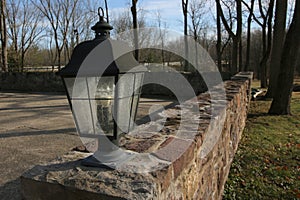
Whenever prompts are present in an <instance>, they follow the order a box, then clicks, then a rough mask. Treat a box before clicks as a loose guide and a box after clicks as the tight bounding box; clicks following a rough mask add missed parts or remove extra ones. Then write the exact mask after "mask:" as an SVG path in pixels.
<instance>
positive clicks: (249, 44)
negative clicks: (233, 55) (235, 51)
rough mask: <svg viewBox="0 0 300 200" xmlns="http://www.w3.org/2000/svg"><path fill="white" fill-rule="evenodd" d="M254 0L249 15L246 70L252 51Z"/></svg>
mask: <svg viewBox="0 0 300 200" xmlns="http://www.w3.org/2000/svg"><path fill="white" fill-rule="evenodd" d="M254 1H255V0H251V5H250V10H249V16H248V21H247V23H248V25H247V50H246V63H245V67H244V70H245V71H248V70H249V65H250V51H251V24H252V15H253V9H254Z"/></svg>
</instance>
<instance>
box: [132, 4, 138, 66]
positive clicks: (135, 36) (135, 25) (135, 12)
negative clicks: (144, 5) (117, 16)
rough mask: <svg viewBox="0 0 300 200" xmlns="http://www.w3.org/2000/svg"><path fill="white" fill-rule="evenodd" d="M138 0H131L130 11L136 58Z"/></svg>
mask: <svg viewBox="0 0 300 200" xmlns="http://www.w3.org/2000/svg"><path fill="white" fill-rule="evenodd" d="M137 2H138V0H132V5H131V13H132V25H133V34H134V47H135V51H134V57H135V59H136V60H139V49H138V48H139V43H138V41H139V39H138V20H137V9H136V4H137Z"/></svg>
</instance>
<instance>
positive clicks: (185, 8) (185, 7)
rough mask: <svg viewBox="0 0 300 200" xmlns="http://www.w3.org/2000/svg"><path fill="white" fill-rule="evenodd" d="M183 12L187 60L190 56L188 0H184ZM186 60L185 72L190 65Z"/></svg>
mask: <svg viewBox="0 0 300 200" xmlns="http://www.w3.org/2000/svg"><path fill="white" fill-rule="evenodd" d="M181 3H182V12H183V21H184V22H183V28H184V31H183V32H184V54H185V57H186V59H187V58H188V56H189V47H188V39H187V36H188V3H189V1H188V0H182V2H181ZM186 59H185V60H184V63H183V65H184V71H189V70H190V69H189V63H188V62H187V60H186Z"/></svg>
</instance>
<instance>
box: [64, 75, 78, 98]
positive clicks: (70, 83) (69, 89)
mask: <svg viewBox="0 0 300 200" xmlns="http://www.w3.org/2000/svg"><path fill="white" fill-rule="evenodd" d="M74 81H75V78H64V82H65V85H66V88H67V92H68V94H69V97H72V91H73V86H74Z"/></svg>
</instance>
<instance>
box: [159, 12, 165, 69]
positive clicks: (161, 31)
mask: <svg viewBox="0 0 300 200" xmlns="http://www.w3.org/2000/svg"><path fill="white" fill-rule="evenodd" d="M157 25H158V28H159V33H158V38H159V40H160V45H161V62H162V64H163V65H165V50H164V49H165V40H166V31H165V29H166V26H167V25H166V23H163V22H162V20H161V14H160V12H159V11H158V12H157ZM162 26H163V27H162Z"/></svg>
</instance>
